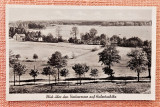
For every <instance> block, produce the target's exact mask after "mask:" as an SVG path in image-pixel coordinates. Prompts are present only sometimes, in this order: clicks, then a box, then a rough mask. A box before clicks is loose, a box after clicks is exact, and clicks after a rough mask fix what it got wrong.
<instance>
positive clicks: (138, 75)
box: [137, 72, 139, 82]
mask: <svg viewBox="0 0 160 107" xmlns="http://www.w3.org/2000/svg"><path fill="white" fill-rule="evenodd" d="M137 76H138V82H139V72H137Z"/></svg>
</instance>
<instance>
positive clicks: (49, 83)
mask: <svg viewBox="0 0 160 107" xmlns="http://www.w3.org/2000/svg"><path fill="white" fill-rule="evenodd" d="M49 84H50V75H49Z"/></svg>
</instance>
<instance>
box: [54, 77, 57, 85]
mask: <svg viewBox="0 0 160 107" xmlns="http://www.w3.org/2000/svg"><path fill="white" fill-rule="evenodd" d="M54 81H55V85H56V83H57V79H56V77H54Z"/></svg>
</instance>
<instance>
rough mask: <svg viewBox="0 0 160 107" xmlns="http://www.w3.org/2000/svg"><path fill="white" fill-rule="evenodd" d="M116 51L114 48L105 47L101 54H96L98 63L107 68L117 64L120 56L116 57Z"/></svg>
mask: <svg viewBox="0 0 160 107" xmlns="http://www.w3.org/2000/svg"><path fill="white" fill-rule="evenodd" d="M118 53H119V52H118V51H117V50H116V48H115V47H114V46H109V47H106V48H105V49H104V50H103V51H102V52H100V53H98V55H99V62H102V65H103V64H104V65H106V66H108V67H109V68H111V66H112V65H113V63H114V62H116V63H119V60H120V59H121V56H119V55H118Z"/></svg>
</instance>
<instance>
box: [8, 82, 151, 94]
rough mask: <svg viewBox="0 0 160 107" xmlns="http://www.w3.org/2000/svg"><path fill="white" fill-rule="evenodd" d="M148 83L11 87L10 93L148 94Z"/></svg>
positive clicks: (60, 84)
mask: <svg viewBox="0 0 160 107" xmlns="http://www.w3.org/2000/svg"><path fill="white" fill-rule="evenodd" d="M150 85H151V83H150V82H126V83H124V82H97V83H94V82H93V83H86V84H82V85H75V84H70V86H68V84H67V83H59V84H58V85H55V84H52V85H49V84H45V85H44V84H43V85H40V84H39V85H33V84H27V85H21V86H13V85H11V86H10V88H9V90H10V93H116V94H121V93H122V94H123V93H126V94H127V93H133V94H134V93H143V94H150V87H151V86H150Z"/></svg>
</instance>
